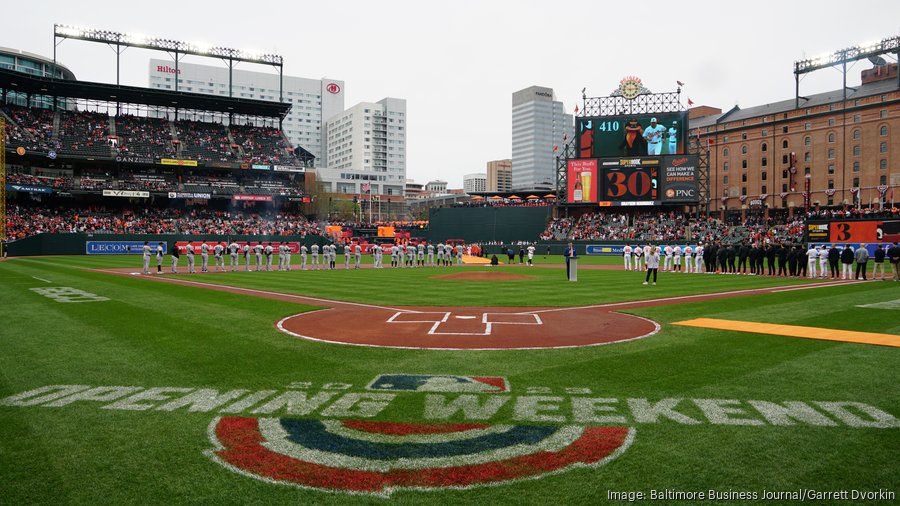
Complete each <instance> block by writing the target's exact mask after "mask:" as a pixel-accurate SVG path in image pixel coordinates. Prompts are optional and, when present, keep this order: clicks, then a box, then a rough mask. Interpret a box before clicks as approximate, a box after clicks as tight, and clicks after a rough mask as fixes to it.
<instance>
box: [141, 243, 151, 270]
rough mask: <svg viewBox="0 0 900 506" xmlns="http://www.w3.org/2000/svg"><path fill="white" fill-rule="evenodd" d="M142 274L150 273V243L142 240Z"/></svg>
mask: <svg viewBox="0 0 900 506" xmlns="http://www.w3.org/2000/svg"><path fill="white" fill-rule="evenodd" d="M143 251H144V274H150V243H149V242H148V241H144V250H143Z"/></svg>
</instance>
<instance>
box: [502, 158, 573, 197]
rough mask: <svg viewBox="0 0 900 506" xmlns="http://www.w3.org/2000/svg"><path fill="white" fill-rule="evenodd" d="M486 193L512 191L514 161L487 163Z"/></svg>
mask: <svg viewBox="0 0 900 506" xmlns="http://www.w3.org/2000/svg"><path fill="white" fill-rule="evenodd" d="M560 149H562V148H560ZM486 191H489V192H508V191H512V160H510V159H509V158H507V159H506V160H492V161H490V162H488V163H487V183H486Z"/></svg>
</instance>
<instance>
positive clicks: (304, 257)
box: [300, 244, 308, 271]
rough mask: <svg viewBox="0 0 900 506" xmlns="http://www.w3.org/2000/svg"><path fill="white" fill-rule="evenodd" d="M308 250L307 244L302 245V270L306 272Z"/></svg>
mask: <svg viewBox="0 0 900 506" xmlns="http://www.w3.org/2000/svg"><path fill="white" fill-rule="evenodd" d="M307 251H308V249H307V248H306V244H301V245H300V270H302V271H305V270H306V252H307Z"/></svg>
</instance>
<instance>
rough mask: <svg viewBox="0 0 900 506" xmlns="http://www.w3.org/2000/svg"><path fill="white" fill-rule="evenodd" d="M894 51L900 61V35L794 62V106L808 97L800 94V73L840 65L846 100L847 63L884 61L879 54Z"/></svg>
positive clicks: (898, 84)
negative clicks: (864, 60)
mask: <svg viewBox="0 0 900 506" xmlns="http://www.w3.org/2000/svg"><path fill="white" fill-rule="evenodd" d="M891 53H893V54H894V55H895V56H896V57H897V60H898V61H900V36H894V37H887V38H884V39H881V40H880V41H874V42H866V43H864V44H860V45H858V46H853V47H848V48H846V49H839V50H837V51H835V52H833V53H830V54H822V55H819V56H815V57H813V58H807V59H805V60H799V61H796V62H794V83H795V94H794V95H795V97H794V108H796V109H799V108H800V99H801V98H802V99H806V97H801V96H800V75H801V74H806V73H809V72H814V71H816V70H821V69H825V68H828V67H840V72H841V74H842V75H843V79H844V86H843V88H842V91H843V97H844V100H847V64H848V63H853V62H856V61H859V60H863V59H869V60H870V61H872V62H875V61H879V60H880V61H883V59H881V58H878V57H879V55H883V54H891ZM897 86H898V87H900V76H898V77H897Z"/></svg>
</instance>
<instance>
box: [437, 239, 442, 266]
mask: <svg viewBox="0 0 900 506" xmlns="http://www.w3.org/2000/svg"><path fill="white" fill-rule="evenodd" d="M437 264H438V265H439V266H440V265H444V244H443V243H438V245H437Z"/></svg>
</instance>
